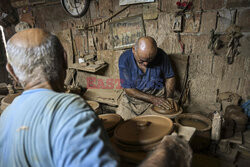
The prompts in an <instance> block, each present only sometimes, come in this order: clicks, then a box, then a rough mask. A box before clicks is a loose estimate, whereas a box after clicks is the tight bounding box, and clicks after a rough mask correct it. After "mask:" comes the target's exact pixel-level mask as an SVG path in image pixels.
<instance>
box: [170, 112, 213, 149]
mask: <svg viewBox="0 0 250 167" xmlns="http://www.w3.org/2000/svg"><path fill="white" fill-rule="evenodd" d="M175 122H176V124H177V125H179V126H189V127H194V128H196V132H195V134H194V136H193V139H192V140H191V143H190V145H191V147H192V149H193V150H194V151H199V150H202V149H206V148H207V147H208V146H209V144H210V137H211V127H212V121H211V120H210V119H209V118H207V117H205V116H203V115H201V114H195V113H186V114H181V115H179V116H177V117H176V118H175Z"/></svg>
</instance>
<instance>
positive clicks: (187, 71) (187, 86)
mask: <svg viewBox="0 0 250 167" xmlns="http://www.w3.org/2000/svg"><path fill="white" fill-rule="evenodd" d="M191 53H192V49H191V50H190V52H189V54H188V57H187V66H186V71H185V76H184V81H183V88H182V91H181V96H180V98H179V100H178V105H179V106H182V105H183V103H182V102H183V99H184V98H183V95H184V92H185V90H186V93H188V92H189V82H190V81H188V73H189V59H190V55H191ZM186 96H187V95H186Z"/></svg>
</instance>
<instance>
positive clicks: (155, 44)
mask: <svg viewBox="0 0 250 167" xmlns="http://www.w3.org/2000/svg"><path fill="white" fill-rule="evenodd" d="M142 38H151V39H152V41H153V46H154V48H157V42H156V41H155V39H154V38H152V37H150V36H144V37H140V38H138V39H137V40H136V42H135V45H134V48H135V51H136V52H137V49H138V48H139V41H140V39H142Z"/></svg>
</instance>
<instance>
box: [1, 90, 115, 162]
mask: <svg viewBox="0 0 250 167" xmlns="http://www.w3.org/2000/svg"><path fill="white" fill-rule="evenodd" d="M0 166H1V167H8V166H10V167H26V166H34V167H54V166H56V167H62V166H65V167H78V166H79V167H84V166H86V167H88V166H108V167H110V166H111V167H113V166H118V161H117V156H116V154H115V152H114V151H113V150H112V148H111V145H110V143H109V140H108V137H107V135H106V133H105V132H104V129H103V126H102V125H101V121H100V120H99V119H98V118H97V116H96V114H95V113H94V112H93V110H92V109H90V107H89V106H88V105H87V104H86V103H85V101H84V100H83V99H82V98H81V97H80V96H77V95H73V94H65V93H57V92H54V91H52V90H48V89H34V90H28V91H24V92H23V93H22V94H21V95H20V96H18V97H17V98H15V100H14V101H13V102H12V104H11V105H10V106H8V107H7V108H6V110H4V112H3V114H2V115H1V116H0Z"/></svg>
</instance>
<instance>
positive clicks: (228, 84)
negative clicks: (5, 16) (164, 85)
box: [32, 0, 250, 106]
mask: <svg viewBox="0 0 250 167" xmlns="http://www.w3.org/2000/svg"><path fill="white" fill-rule="evenodd" d="M192 2H193V10H191V11H189V12H187V13H186V14H185V16H184V19H183V20H184V22H183V23H184V26H183V31H182V32H181V33H180V36H181V40H182V42H183V43H184V44H185V51H184V54H182V50H181V47H180V44H179V42H178V40H177V35H176V33H175V32H173V31H172V25H173V22H174V19H175V18H174V15H175V12H176V11H177V7H176V0H158V1H156V3H158V17H157V19H153V20H144V25H145V30H146V34H147V35H150V36H152V37H154V38H155V39H156V41H157V43H158V46H159V47H160V48H162V49H163V50H165V52H166V53H167V54H169V55H170V56H171V59H172V60H173V63H174V64H175V66H176V71H177V76H178V79H179V85H181V84H180V83H182V79H183V76H184V72H185V66H186V60H187V55H188V54H190V71H189V79H190V80H191V88H190V100H191V101H190V102H191V103H193V104H194V105H197V106H198V105H200V106H206V105H210V104H214V103H216V96H217V91H219V92H227V91H229V92H233V93H237V94H239V95H240V96H242V98H243V101H245V100H247V99H249V95H250V84H249V83H250V78H249V76H250V75H249V74H250V69H249V68H250V58H249V54H250V49H249V46H250V1H249V0H240V1H239V0H193V1H192ZM143 5H144V4H138V5H133V6H130V7H129V8H128V9H126V10H125V11H123V12H122V13H121V14H119V15H118V16H116V17H115V18H113V19H112V21H114V20H118V19H120V18H124V17H128V16H134V15H138V14H143ZM121 8H123V7H121V6H119V0H109V1H107V0H99V1H91V4H90V9H89V11H88V13H87V14H86V15H85V16H83V17H82V18H81V19H74V18H72V17H70V16H68V15H67V14H66V13H65V12H64V11H63V9H62V7H61V5H60V4H58V5H52V6H36V7H34V8H32V10H33V14H34V16H35V18H36V27H41V28H45V29H47V30H49V31H54V32H58V31H62V30H65V29H68V28H72V32H73V37H74V39H75V42H76V46H77V48H78V49H77V53H78V56H81V55H84V54H87V53H88V52H89V53H97V55H98V57H99V58H100V59H103V60H105V61H106V62H108V63H109V67H108V69H107V71H105V72H104V73H101V74H99V75H94V76H97V77H114V78H116V77H118V68H117V61H118V59H119V55H120V53H122V51H114V50H112V45H111V38H110V32H109V28H108V25H104V26H103V27H97V29H96V30H95V31H94V30H93V31H91V32H88V33H89V34H88V36H93V39H91V40H89V41H86V39H85V38H86V33H85V32H80V31H78V30H76V29H74V27H75V26H76V25H86V24H88V25H89V24H93V23H98V22H99V21H101V20H102V19H104V18H107V17H108V16H110V15H111V14H112V13H114V12H115V11H117V10H120V9H121ZM232 24H236V25H238V26H240V27H241V33H242V34H243V37H242V38H240V44H241V46H240V47H239V52H240V54H239V55H237V56H236V57H235V58H234V62H233V64H231V65H229V64H228V63H227V58H226V53H227V50H228V48H227V44H228V42H229V39H228V36H227V29H228V27H229V26H230V25H232ZM212 29H215V33H217V34H220V39H221V41H223V44H224V47H222V48H221V49H219V50H218V55H214V54H213V53H212V52H211V51H210V50H209V49H208V44H209V42H210V31H211V30H212ZM93 40H95V42H96V41H98V42H96V43H95V45H96V48H95V47H94V46H93ZM86 42H89V45H88V46H89V48H88V49H87V48H86V46H87V44H86ZM87 76H93V74H89V73H85V72H78V82H79V83H80V84H82V85H83V86H84V85H85V84H86V77H87Z"/></svg>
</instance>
